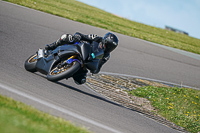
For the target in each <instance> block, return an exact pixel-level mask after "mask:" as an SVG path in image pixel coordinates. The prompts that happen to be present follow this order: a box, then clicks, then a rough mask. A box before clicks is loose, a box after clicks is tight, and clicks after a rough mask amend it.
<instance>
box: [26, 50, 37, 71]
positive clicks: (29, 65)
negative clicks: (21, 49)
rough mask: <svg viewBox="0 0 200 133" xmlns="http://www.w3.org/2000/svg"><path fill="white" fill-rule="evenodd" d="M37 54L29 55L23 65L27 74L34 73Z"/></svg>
mask: <svg viewBox="0 0 200 133" xmlns="http://www.w3.org/2000/svg"><path fill="white" fill-rule="evenodd" d="M36 63H37V54H34V55H31V56H30V57H29V58H28V59H27V60H26V61H25V63H24V67H25V69H26V70H27V71H29V72H36V71H37V70H36V67H35V66H36Z"/></svg>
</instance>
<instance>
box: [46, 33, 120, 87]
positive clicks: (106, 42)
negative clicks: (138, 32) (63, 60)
mask: <svg viewBox="0 0 200 133" xmlns="http://www.w3.org/2000/svg"><path fill="white" fill-rule="evenodd" d="M80 41H87V42H89V43H90V44H91V43H92V42H93V41H95V42H97V43H98V44H99V47H100V48H102V49H103V50H104V56H103V59H102V61H101V63H100V64H99V65H98V66H99V67H98V69H97V70H95V71H92V73H94V74H97V73H98V72H99V71H100V69H101V67H102V65H103V64H104V63H105V62H107V61H108V59H109V58H110V52H111V51H113V50H114V49H115V48H116V47H117V45H118V38H117V36H116V35H115V34H113V33H110V32H108V33H107V34H105V35H104V37H100V36H97V35H95V34H89V35H85V34H82V33H79V32H76V33H75V34H74V35H71V34H63V35H62V36H61V37H60V38H59V39H58V40H57V41H56V42H54V43H52V44H47V45H46V47H45V49H46V50H54V49H55V48H56V47H58V46H61V45H65V44H74V43H76V42H80ZM87 72H88V71H87V69H83V68H82V69H80V70H79V71H78V72H76V73H75V74H74V75H73V79H74V81H75V83H76V84H79V85H80V84H84V83H85V82H86V74H87Z"/></svg>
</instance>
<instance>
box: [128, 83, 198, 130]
mask: <svg viewBox="0 0 200 133" xmlns="http://www.w3.org/2000/svg"><path fill="white" fill-rule="evenodd" d="M129 93H130V94H132V95H134V96H139V97H144V98H147V99H149V100H150V101H151V104H152V105H153V106H154V107H155V108H156V109H157V113H158V114H160V115H161V116H163V117H165V118H166V119H167V120H169V121H171V122H173V123H175V124H177V125H179V126H181V127H183V128H185V129H186V130H188V131H190V132H193V133H197V132H200V91H199V90H194V89H189V88H176V87H173V88H162V87H161V88H159V87H153V86H148V87H142V88H137V89H136V90H133V91H130V92H129Z"/></svg>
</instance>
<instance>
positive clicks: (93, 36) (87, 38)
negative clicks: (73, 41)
mask: <svg viewBox="0 0 200 133" xmlns="http://www.w3.org/2000/svg"><path fill="white" fill-rule="evenodd" d="M76 36H80V40H83V41H88V42H90V43H92V42H93V41H96V42H100V41H101V39H102V37H99V36H97V35H96V34H89V35H85V34H82V33H80V32H76V33H75V34H74V37H76Z"/></svg>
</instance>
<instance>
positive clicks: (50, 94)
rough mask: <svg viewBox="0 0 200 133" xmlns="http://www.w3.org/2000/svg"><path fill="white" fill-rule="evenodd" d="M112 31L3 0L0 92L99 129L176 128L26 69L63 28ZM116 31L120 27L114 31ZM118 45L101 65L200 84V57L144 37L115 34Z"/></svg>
mask: <svg viewBox="0 0 200 133" xmlns="http://www.w3.org/2000/svg"><path fill="white" fill-rule="evenodd" d="M77 31H78V32H82V33H85V34H90V33H96V34H98V35H100V36H103V35H104V34H105V33H107V32H108V31H106V30H103V29H100V28H96V27H92V26H89V25H86V24H82V23H79V22H75V21H71V20H68V19H64V18H60V17H57V16H53V15H50V14H46V13H43V12H40V11H36V10H33V9H29V8H25V7H21V6H18V5H14V4H10V3H7V2H3V1H0V40H1V44H0V93H1V94H2V95H7V96H11V97H13V98H14V99H16V100H19V101H22V102H24V103H27V104H30V105H32V106H34V107H36V108H38V109H40V110H43V111H45V112H49V113H51V114H53V115H56V116H60V117H63V118H65V119H67V120H70V121H72V122H74V123H76V124H77V125H84V126H85V127H88V128H89V130H91V131H93V132H96V133H105V132H106V133H109V132H119V133H120V132H124V133H141V132H142V133H161V132H162V133H163V132H165V133H169V132H178V131H176V130H174V129H171V128H168V127H167V126H165V125H162V124H159V123H157V122H155V121H154V120H151V119H149V118H146V117H144V116H143V115H141V114H140V113H138V112H137V111H132V110H129V109H127V108H124V107H121V106H119V105H117V104H115V103H113V102H111V101H109V100H106V99H104V97H102V96H100V95H98V94H97V93H95V92H94V91H92V90H91V89H89V88H87V87H86V86H85V85H82V86H78V85H76V84H75V83H74V82H73V80H72V79H69V80H62V81H59V82H57V83H53V82H50V81H48V80H47V79H46V77H45V75H41V74H40V73H30V72H27V71H26V70H25V69H24V61H25V60H26V59H27V58H28V57H29V56H30V55H31V54H33V53H35V51H36V50H37V49H38V48H40V47H41V48H43V47H44V46H45V44H49V43H52V42H54V41H56V40H57V39H58V38H59V37H60V35H62V34H63V33H71V34H74V33H75V32H77ZM116 34H117V33H116ZM117 36H118V37H119V40H120V44H119V47H118V48H117V49H116V50H115V51H114V52H113V53H112V54H111V59H110V60H109V61H108V63H106V64H105V65H104V66H103V68H102V71H103V72H112V73H120V74H128V75H134V76H141V77H146V78H152V79H158V80H162V81H167V82H173V83H177V84H180V83H183V84H184V85H188V86H192V87H198V88H199V87H200V82H199V79H200V61H199V60H197V59H194V58H191V57H188V56H185V55H182V54H178V53H176V52H172V51H170V50H167V49H165V48H162V47H159V46H155V45H152V44H151V43H148V42H146V41H143V40H140V39H136V38H132V37H128V36H124V35H121V34H117Z"/></svg>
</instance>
